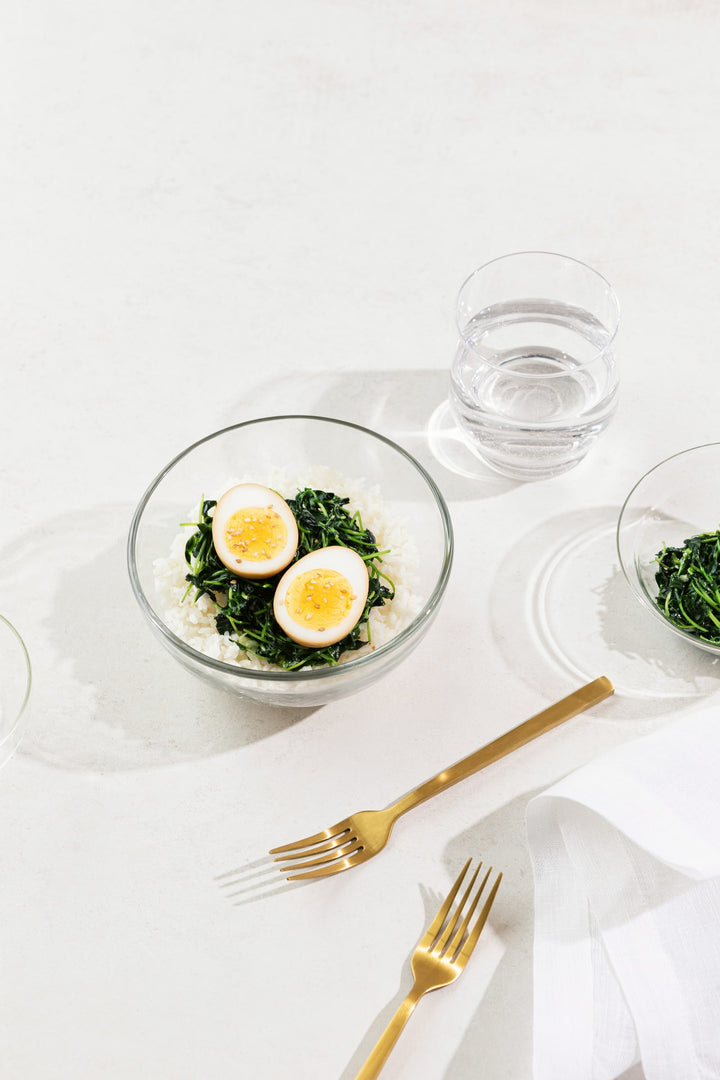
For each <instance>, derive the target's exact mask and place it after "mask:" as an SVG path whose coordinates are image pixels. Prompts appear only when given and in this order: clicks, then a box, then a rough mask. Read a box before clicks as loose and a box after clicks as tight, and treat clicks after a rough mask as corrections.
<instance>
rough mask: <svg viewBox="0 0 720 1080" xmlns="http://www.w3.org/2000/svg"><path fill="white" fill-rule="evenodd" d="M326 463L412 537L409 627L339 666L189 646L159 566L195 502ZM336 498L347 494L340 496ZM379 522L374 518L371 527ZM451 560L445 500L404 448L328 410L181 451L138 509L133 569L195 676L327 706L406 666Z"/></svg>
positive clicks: (155, 626) (264, 699)
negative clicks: (373, 496) (251, 658)
mask: <svg viewBox="0 0 720 1080" xmlns="http://www.w3.org/2000/svg"><path fill="white" fill-rule="evenodd" d="M315 467H329V468H331V469H333V470H335V471H336V472H338V473H340V474H342V475H344V476H347V477H348V478H349V479H352V480H354V481H357V482H362V484H363V486H365V487H368V488H373V487H376V486H377V487H378V488H379V492H380V497H381V499H382V501H383V503H384V505H385V508H386V510H387V512H388V514H389V515H392V517H393V518H397V519H399V520H402V521H403V523H404V525H405V526H406V528H407V532H408V534H409V536H410V537H412V539H413V540H414V542H415V546H416V548H417V555H418V566H417V572H416V575H415V580H414V581H413V591H414V593H415V594H416V595H417V596H418V597H419V601H420V606H419V609H418V612H417V614H416V615H415V617H414V618H413V619H412V621H411V622H410V624H409V625H407V626H406V627H405V628H404V629H402V630H400V631H399V632H398V633H397V635H396V636H395V637H394V638H392V639H391V640H390V641H387V642H385V643H384V644H382V645H380V646H378V648H376V649H375V651H374V652H372V653H369V654H366V655H363V656H358V657H356V658H354V659H351V660H347V661H346V662H343V663H342V664H339V665H336V666H333V667H318V668H315V669H303V670H300V671H281V670H268V671H265V670H255V669H249V668H243V667H240V666H238V665H237V664H233V663H230V662H225V661H222V660H216V659H214V658H212V657H209V656H207V655H205V654H204V653H202V652H199V651H197V650H196V649H194V648H192V647H191V646H189V645H188V644H187V643H186V642H184V641H182V640H181V639H180V638H179V637H178V636H177V635H176V634H175V633H173V631H172V630H170V629H169V628H168V626H167V625H166V621H165V617H164V614H163V610H162V603H161V600H160V597H159V596H158V595H157V590H156V585H155V574H154V569H153V567H154V564H155V561H156V560H157V559H159V558H166V557H167V555H168V553H169V551H170V547H171V544H172V541H173V539H174V538H175V536H176V535H177V533H178V532H179V531H180V528H179V526H180V523H181V522H184V521H187V520H188V516H187V515H188V508H189V507H192V506H193V505H197V504H199V501H200V498H201V497H202V496H203V495H205V496H206V497H208V498H210V497H213V496H212V495H211V494H210V493H211V492H212V491H214V490H216V488H217V485H221V486H222V485H223V484H224V483H225V482H226V480H227V479H228V478H229V479H232V478H234V477H239V476H242V477H256V478H257V479H259V480H260V481H262V480H263V479H264V478H265V477H268V476H270V475H272V473H273V472H274V471H275V470H277V469H278V468H280V469H282V468H287V469H288V470H292V471H293V472H297V473H300V472H301V471H302V470H303V469H304V468H315ZM338 494H341V493H340V492H338ZM367 524H368V525H369V526H370V527H372V522H368V523H367ZM452 557H453V532H452V524H451V520H450V514H449V512H448V508H447V505H446V503H445V500H444V498H443V496H442V494H441V492H440V490H439V489H438V487H437V485H436V484H435V482H434V481H433V480H432V478H431V477H430V476H429V475H428V473H427V472H426V471H425V469H423V467H422V466H421V465H420V464H419V463H418V462H417V461H416V460H415V459H414V458H413V457H412V456H411V455H410V454H409V453H407V451H406V450H403V449H402V447H400V446H397V445H396V444H395V443H393V442H391V441H390V440H389V439H386V438H385V437H384V436H382V435H379V434H377V433H376V432H373V431H370V430H368V429H367V428H363V427H360V426H358V425H356V424H350V423H346V422H344V421H340V420H334V419H330V418H327V417H322V416H271V417H267V418H263V419H259V420H250V421H247V422H246V423H242V424H236V425H234V426H232V427H228V428H224V429H223V430H222V431H217V432H215V433H213V434H212V435H208V436H207V437H206V438H204V439H200V440H199V441H198V442H196V443H194V444H193V445H192V446H190V447H188V449H187V450H183V452H182V453H180V454H178V455H177V457H175V458H174V459H173V460H172V461H171V462H170V463H169V465H167V466H166V467H165V468H164V469H163V470H162V472H160V473H159V474H158V476H156V477H155V479H154V480H153V481H152V483H151V484H150V486H149V488H148V489H147V491H146V492H145V494H144V495H143V497H142V499H141V500H140V503H139V505H138V507H137V509H136V511H135V514H134V516H133V519H132V524H131V526H130V533H129V537H128V571H129V575H130V582H131V585H132V589H133V592H134V594H135V597H136V599H137V601H138V603H139V605H140V609H141V611H142V613H143V615H144V616H145V618H146V619H147V621H148V624H149V626H150V628H151V630H152V631H153V632H154V633H155V634H156V636H157V637H158V638H159V640H160V641H161V642H162V644H163V645H164V646H165V648H166V649H168V651H169V652H170V654H171V655H172V656H173V657H174V658H175V659H176V660H177V661H178V662H179V663H180V664H182V665H183V666H184V667H185V668H187V669H188V670H189V671H191V672H192V673H193V674H194V675H197V676H199V677H200V678H202V679H205V680H206V681H208V682H210V683H212V684H213V685H215V686H217V687H220V688H221V689H223V690H227V691H230V692H232V693H235V694H239V695H241V696H243V697H247V698H250V699H252V700H254V701H257V702H260V703H264V704H269V705H283V706H285V705H287V706H296V707H299V706H306V705H322V704H326V703H327V702H330V701H334V700H336V699H338V698H342V697H346V696H347V695H349V694H353V693H356V692H357V691H358V690H362V689H363V688H364V687H366V686H369V685H370V684H371V683H373V682H375V681H376V680H377V679H379V678H380V677H381V676H383V675H384V674H386V673H387V672H388V671H390V670H391V669H392V668H394V667H395V666H396V665H397V664H399V663H400V662H401V661H402V660H403V659H404V658H405V657H406V656H407V655H408V653H409V652H410V651H411V650H412V649H414V648H415V646H416V645H417V644H418V642H419V641H420V640H421V638H422V637H423V636H424V634H425V633H426V632H427V630H428V628H429V626H430V624H431V622H432V620H433V617H434V616H435V614H436V612H437V610H438V607H439V604H440V602H441V600H442V598H443V594H444V592H445V589H446V586H447V582H448V578H449V575H450V568H451V564H452Z"/></svg>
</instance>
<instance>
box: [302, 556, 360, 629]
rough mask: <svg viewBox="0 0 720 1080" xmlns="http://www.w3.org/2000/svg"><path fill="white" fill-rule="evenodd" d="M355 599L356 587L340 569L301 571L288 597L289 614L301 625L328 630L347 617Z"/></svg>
mask: <svg viewBox="0 0 720 1080" xmlns="http://www.w3.org/2000/svg"><path fill="white" fill-rule="evenodd" d="M354 599H355V597H354V594H353V590H352V586H351V584H350V582H349V581H348V579H347V578H346V577H345V575H344V574H340V573H338V571H337V570H306V571H305V573H304V574H298V576H297V577H296V578H295V580H294V581H293V583H292V584H291V585H290V586H289V588H288V591H287V594H286V596H285V606H286V607H287V610H288V614H289V615H290V617H291V618H292V619H294V621H295V622H296V623H298V624H299V625H300V626H307V627H308V628H309V629H311V630H327V629H328V628H329V627H331V626H337V624H338V623H339V622H342V620H343V619H344V618H345V616H346V615H347V614H348V612H349V611H350V608H351V607H352V602H353V600H354Z"/></svg>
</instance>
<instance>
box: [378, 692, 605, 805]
mask: <svg viewBox="0 0 720 1080" xmlns="http://www.w3.org/2000/svg"><path fill="white" fill-rule="evenodd" d="M612 693H614V687H613V684H612V683H611V682H610V680H609V679H606V678H605V676H604V675H602V676H601V677H600V678H599V679H594V680H593V682H590V683H587V684H586V685H585V686H581V687H580V689H579V690H576V691H575V692H574V693H573V694H569V695H568V697H565V698H563V699H562V700H561V701H556V702H555V704H554V705H551V706H550V707H549V708H547V709H543V711H542V712H539V713H537V715H536V716H531V717H530V719H529V720H526V721H525V722H524V723H522V724H519V725H518V726H517V727H515V728H513V729H512V730H511V731H508V732H507V733H506V734H505V735H501V736H500V737H499V738H498V739H494V740H493V742H491V743H488V744H487V746H483V747H482V748H481V749H480V750H476V751H475V753H473V754H470V756H469V757H466V758H463V759H462V761H458V762H457V763H456V764H455V765H451V766H450V768H449V769H444V770H443V771H442V772H441V773H438V775H437V776H434V777H433V778H432V780H426V781H425V783H424V784H421V785H420V787H418V788H415V790H414V791H410V792H409V793H408V794H407V795H404V796H403V798H402V799H398V801H397V802H396V803H394V804H393V805H392V806H391V807H388V811H389V812H392V813H393V819H394V820H396V819H397V818H399V817H400V815H401V814H404V813H406V812H407V811H408V810H412V808H413V807H414V806H418V805H419V804H420V803H422V802H425V801H426V799H431V798H432V797H433V795H437V794H438V793H439V792H441V791H445V790H446V788H449V787H452V785H453V784H457V783H458V781H459V780H464V779H465V778H466V777H467V776H472V774H473V773H476V772H478V771H479V770H480V769H484V768H485V766H486V765H491V764H492V763H493V762H494V761H499V760H500V758H503V757H505V755H506V754H510V753H512V751H513V750H517V749H518V747H520V746H524V745H525V743H528V742H531V740H532V739H537V737H538V735H543V734H544V733H545V732H546V731H550V730H551V728H554V727H557V726H558V724H562V723H564V722H565V721H566V720H570V719H571V718H572V717H573V716H577V715H578V713H581V712H584V710H585V709H589V708H590V707H591V705H597V703H598V702H599V701H603V700H604V699H605V698H606V697H610V695H611V694H612Z"/></svg>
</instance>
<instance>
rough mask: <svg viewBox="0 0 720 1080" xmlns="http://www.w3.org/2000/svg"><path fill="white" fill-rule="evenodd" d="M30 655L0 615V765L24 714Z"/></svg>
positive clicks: (10, 751) (15, 738)
mask: <svg viewBox="0 0 720 1080" xmlns="http://www.w3.org/2000/svg"><path fill="white" fill-rule="evenodd" d="M31 683H32V675H31V667H30V657H29V656H28V652H27V649H26V648H25V643H24V642H23V639H22V638H21V637H20V634H19V633H18V632H17V630H16V629H15V627H14V626H13V625H12V623H10V622H8V620H7V619H6V618H5V617H4V616H3V615H0V766H2V765H4V764H5V763H6V762H7V761H8V760H9V759H10V758H11V757H12V755H13V754H14V753H15V750H16V749H17V747H18V744H19V743H20V739H21V737H22V733H23V730H24V727H25V721H26V720H27V714H28V702H29V699H30V686H31Z"/></svg>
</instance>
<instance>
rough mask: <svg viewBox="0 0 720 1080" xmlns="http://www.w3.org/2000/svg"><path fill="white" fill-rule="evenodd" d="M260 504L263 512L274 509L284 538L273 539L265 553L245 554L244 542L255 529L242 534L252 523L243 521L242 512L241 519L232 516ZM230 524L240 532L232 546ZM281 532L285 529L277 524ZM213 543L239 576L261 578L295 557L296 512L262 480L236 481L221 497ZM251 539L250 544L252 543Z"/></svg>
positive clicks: (222, 560)
mask: <svg viewBox="0 0 720 1080" xmlns="http://www.w3.org/2000/svg"><path fill="white" fill-rule="evenodd" d="M251 508H257V509H259V510H261V511H262V512H265V511H268V510H269V511H272V512H274V514H276V515H277V517H278V518H279V519H280V521H281V522H282V526H283V527H284V532H285V538H284V540H283V541H281V542H280V543H279V546H278V541H276V540H273V541H271V545H270V546H269V548H268V551H267V554H266V556H265V557H262V556H261V555H260V553H256V555H260V557H248V556H249V555H250V552H249V551H248V556H246V555H244V554H243V551H242V544H243V543H244V542H246V538H247V537H251V535H252V533H251V532H249V533H246V537H245V538H244V537H243V534H242V530H243V527H245V528H246V529H250V530H252V527H253V526H252V523H250V524H249V525H248V524H247V523H243V521H242V514H241V517H240V520H239V521H238V522H233V521H232V519H233V516H234V515H235V514H238V513H240V512H241V511H246V510H250V509H251ZM228 526H229V527H230V528H236V529H237V532H238V535H237V536H236V538H235V546H233V542H232V538H231V537H229V535H228ZM278 532H282V529H281V528H280V527H278ZM212 537H213V545H214V547H215V551H216V552H217V556H218V558H219V559H220V561H221V562H222V563H223V564H224V565H225V566H227V568H228V570H232V572H233V573H234V574H237V575H238V576H239V577H246V578H252V579H261V578H268V577H272V575H273V574H279V573H280V571H281V570H284V569H285V567H286V566H287V565H288V563H290V562H291V561H292V559H293V558H294V556H295V552H296V551H297V546H298V529H297V523H296V521H295V518H294V516H293V512H292V510H291V509H290V507H289V506H288V504H287V503H286V502H285V500H284V499H283V498H282V497H281V496H280V495H278V494H277V492H275V491H272V490H271V489H270V488H268V487H264V486H263V485H262V484H237V485H236V486H235V487H232V488H230V489H229V491H226V492H225V494H224V495H222V496H221V498H220V499H218V503H217V506H216V507H215V513H214V514H213V522H212ZM251 544H252V541H251V543H250V545H249V546H251Z"/></svg>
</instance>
